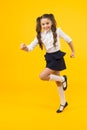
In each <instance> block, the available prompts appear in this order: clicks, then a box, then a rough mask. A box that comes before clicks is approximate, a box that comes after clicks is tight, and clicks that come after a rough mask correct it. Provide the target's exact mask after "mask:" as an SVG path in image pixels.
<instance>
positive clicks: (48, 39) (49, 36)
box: [27, 28, 72, 53]
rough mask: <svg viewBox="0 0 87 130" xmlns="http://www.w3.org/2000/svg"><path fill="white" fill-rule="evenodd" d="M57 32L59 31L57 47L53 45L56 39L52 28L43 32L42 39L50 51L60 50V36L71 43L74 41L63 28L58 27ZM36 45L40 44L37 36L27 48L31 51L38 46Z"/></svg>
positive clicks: (47, 50)
mask: <svg viewBox="0 0 87 130" xmlns="http://www.w3.org/2000/svg"><path fill="white" fill-rule="evenodd" d="M56 33H57V42H56V47H54V45H53V42H54V39H53V33H52V31H51V30H50V31H48V32H45V31H44V32H42V33H41V40H42V42H43V44H44V47H45V49H46V52H48V53H51V52H55V51H58V50H60V38H63V39H64V40H65V41H66V42H67V43H70V42H71V41H72V39H71V38H70V37H69V36H68V35H67V34H66V33H64V32H63V30H62V29H61V28H57V30H56ZM36 45H38V39H37V38H35V39H34V40H33V41H32V42H31V43H30V44H29V45H27V48H28V50H29V51H31V50H33V49H34V48H35V47H36Z"/></svg>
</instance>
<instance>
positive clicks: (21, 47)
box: [20, 43, 28, 51]
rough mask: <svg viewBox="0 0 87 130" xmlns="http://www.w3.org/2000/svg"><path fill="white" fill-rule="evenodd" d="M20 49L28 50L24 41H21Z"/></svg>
mask: <svg viewBox="0 0 87 130" xmlns="http://www.w3.org/2000/svg"><path fill="white" fill-rule="evenodd" d="M20 49H21V50H24V51H28V48H27V46H26V45H25V44H24V43H21V45H20Z"/></svg>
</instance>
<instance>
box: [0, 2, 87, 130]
mask: <svg viewBox="0 0 87 130" xmlns="http://www.w3.org/2000/svg"><path fill="white" fill-rule="evenodd" d="M43 13H53V14H54V15H55V18H56V21H57V26H59V27H61V28H62V29H63V30H64V31H65V32H66V33H67V34H69V35H70V36H71V37H72V39H73V43H74V47H75V51H76V57H75V58H74V59H71V58H70V52H71V51H70V48H69V47H68V45H67V43H65V42H64V41H63V40H61V49H62V50H63V51H65V52H66V53H67V55H66V56H65V60H66V64H67V70H64V71H63V72H61V75H62V74H66V75H67V76H68V90H67V91H66V92H65V94H66V99H67V101H68V103H69V106H68V107H67V108H66V109H65V110H64V112H63V113H61V114H57V113H56V110H57V108H58V107H59V104H60V101H59V96H58V92H57V87H56V84H55V83H54V82H47V81H46V82H43V81H41V80H40V79H39V73H40V72H41V70H42V69H43V68H44V67H45V61H44V54H45V51H41V50H40V49H39V47H36V48H35V49H34V50H33V51H32V52H30V53H27V52H23V51H21V50H20V43H21V42H24V43H26V44H29V43H30V42H31V41H32V40H33V38H34V37H35V35H36V32H35V25H36V18H37V17H38V16H40V15H42V14H43ZM86 67H87V4H86V0H82V1H78V0H77V1H76V0H44V1H42V0H32V1H29V0H25V1H24V0H4V1H1V2H0V130H10V129H11V130H22V129H23V130H35V129H37V130H42V129H43V130H44V129H46V130H48V129H50V130H57V129H59V130H64V129H67V130H71V129H83V130H86V129H87V82H86V81H87V68H86Z"/></svg>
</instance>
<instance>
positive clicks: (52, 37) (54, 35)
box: [20, 14, 75, 113]
mask: <svg viewBox="0 0 87 130" xmlns="http://www.w3.org/2000/svg"><path fill="white" fill-rule="evenodd" d="M36 32H37V36H36V38H35V39H34V40H33V41H32V42H31V44H29V45H25V44H24V43H22V44H21V45H20V48H21V49H22V50H25V51H31V50H33V49H34V47H36V45H37V44H39V46H40V48H41V49H43V47H44V48H45V50H46V54H45V60H46V67H45V69H44V70H43V71H42V72H41V73H40V79H41V80H54V81H55V82H56V84H57V86H58V91H59V97H60V106H59V108H58V110H57V111H56V112H57V113H60V112H62V111H63V110H64V108H65V107H66V106H67V105H68V103H67V101H66V99H65V95H64V90H66V88H67V76H66V75H63V76H60V71H61V70H64V69H66V65H65V61H64V56H65V54H66V53H65V52H62V51H61V50H60V38H63V39H64V40H65V41H66V42H67V43H68V45H69V47H70V49H71V55H70V57H72V58H73V57H74V55H75V53H74V47H73V43H72V39H71V38H70V37H69V36H68V35H67V34H65V33H64V32H63V31H62V30H61V29H60V28H57V27H56V20H55V18H54V15H53V14H43V15H42V16H40V17H38V18H37V19H36Z"/></svg>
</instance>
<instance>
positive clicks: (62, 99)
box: [55, 71, 68, 113]
mask: <svg viewBox="0 0 87 130" xmlns="http://www.w3.org/2000/svg"><path fill="white" fill-rule="evenodd" d="M55 74H56V75H58V76H60V72H59V71H56V72H55ZM56 84H57V87H58V92H59V97H60V104H61V105H60V108H59V109H58V110H57V112H58V113H59V112H62V111H63V109H64V108H65V107H66V106H67V105H68V104H67V102H66V99H65V94H64V90H63V84H62V83H61V82H59V81H56Z"/></svg>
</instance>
